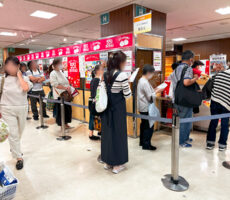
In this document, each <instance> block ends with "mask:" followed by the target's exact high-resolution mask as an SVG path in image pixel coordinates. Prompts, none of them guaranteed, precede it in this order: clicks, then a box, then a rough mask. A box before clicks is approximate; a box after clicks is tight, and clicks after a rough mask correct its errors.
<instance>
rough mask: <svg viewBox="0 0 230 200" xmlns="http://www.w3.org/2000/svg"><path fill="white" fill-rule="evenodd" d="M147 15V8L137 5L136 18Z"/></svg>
mask: <svg viewBox="0 0 230 200" xmlns="http://www.w3.org/2000/svg"><path fill="white" fill-rule="evenodd" d="M145 13H146V8H145V7H143V6H139V5H136V16H140V15H144V14H145Z"/></svg>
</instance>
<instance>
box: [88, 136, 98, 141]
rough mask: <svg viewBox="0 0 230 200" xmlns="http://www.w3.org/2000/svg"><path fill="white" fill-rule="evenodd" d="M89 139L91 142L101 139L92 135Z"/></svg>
mask: <svg viewBox="0 0 230 200" xmlns="http://www.w3.org/2000/svg"><path fill="white" fill-rule="evenodd" d="M89 139H90V140H100V137H98V136H95V135H92V136H89Z"/></svg>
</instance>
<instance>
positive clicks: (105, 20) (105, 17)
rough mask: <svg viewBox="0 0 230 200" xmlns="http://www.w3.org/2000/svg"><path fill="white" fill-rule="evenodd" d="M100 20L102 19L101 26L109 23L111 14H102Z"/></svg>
mask: <svg viewBox="0 0 230 200" xmlns="http://www.w3.org/2000/svg"><path fill="white" fill-rule="evenodd" d="M100 18H101V25H104V24H108V23H109V13H105V14H102V15H101V16H100Z"/></svg>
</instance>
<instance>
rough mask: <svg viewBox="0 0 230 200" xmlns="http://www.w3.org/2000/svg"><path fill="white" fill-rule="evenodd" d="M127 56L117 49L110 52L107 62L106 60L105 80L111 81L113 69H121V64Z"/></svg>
mask: <svg viewBox="0 0 230 200" xmlns="http://www.w3.org/2000/svg"><path fill="white" fill-rule="evenodd" d="M126 58H127V56H126V55H125V54H124V53H123V52H122V51H117V52H115V53H112V54H111V55H110V56H109V59H108V62H107V69H108V71H107V80H108V83H110V82H111V80H112V77H113V74H114V71H115V70H121V69H120V67H121V64H122V63H124V62H125V61H126Z"/></svg>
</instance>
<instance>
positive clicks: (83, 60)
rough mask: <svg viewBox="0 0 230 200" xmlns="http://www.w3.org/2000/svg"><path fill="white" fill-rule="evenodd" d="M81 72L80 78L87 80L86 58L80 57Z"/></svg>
mask: <svg viewBox="0 0 230 200" xmlns="http://www.w3.org/2000/svg"><path fill="white" fill-rule="evenodd" d="M79 71H80V78H85V56H84V55H80V56H79Z"/></svg>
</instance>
